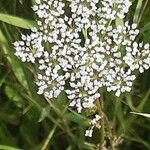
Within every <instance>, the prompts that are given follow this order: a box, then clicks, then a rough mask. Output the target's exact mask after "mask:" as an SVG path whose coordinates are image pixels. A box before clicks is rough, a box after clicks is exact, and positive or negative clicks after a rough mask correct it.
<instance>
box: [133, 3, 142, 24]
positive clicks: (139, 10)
mask: <svg viewBox="0 0 150 150" xmlns="http://www.w3.org/2000/svg"><path fill="white" fill-rule="evenodd" d="M142 3H143V0H138V3H137V6H136V10H135V13H134V17H133V22H134V23H138V20H139V16H140V12H141V8H142Z"/></svg>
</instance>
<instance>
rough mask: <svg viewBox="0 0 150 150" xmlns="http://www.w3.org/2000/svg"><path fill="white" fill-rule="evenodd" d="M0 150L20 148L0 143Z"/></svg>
mask: <svg viewBox="0 0 150 150" xmlns="http://www.w3.org/2000/svg"><path fill="white" fill-rule="evenodd" d="M0 150H21V149H19V148H14V147H10V146H5V145H0Z"/></svg>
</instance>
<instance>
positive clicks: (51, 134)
mask: <svg viewBox="0 0 150 150" xmlns="http://www.w3.org/2000/svg"><path fill="white" fill-rule="evenodd" d="M56 127H57V125H56V124H55V125H54V127H53V129H52V130H50V132H49V134H48V136H47V138H46V140H45V142H44V144H43V145H42V147H41V150H46V149H47V147H48V144H49V142H50V140H51V138H52V137H53V135H54V133H55V130H56Z"/></svg>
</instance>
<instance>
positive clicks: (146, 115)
mask: <svg viewBox="0 0 150 150" xmlns="http://www.w3.org/2000/svg"><path fill="white" fill-rule="evenodd" d="M130 113H131V114H136V115H140V116H144V117H147V118H150V114H147V113H137V112H130Z"/></svg>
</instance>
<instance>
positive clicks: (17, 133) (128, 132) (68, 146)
mask: <svg viewBox="0 0 150 150" xmlns="http://www.w3.org/2000/svg"><path fill="white" fill-rule="evenodd" d="M33 3H34V0H0V150H20V149H23V150H96V147H97V144H98V142H99V135H98V132H97V129H96V130H95V131H94V135H93V137H92V138H86V137H85V135H84V134H85V130H86V129H87V128H88V119H87V118H85V117H83V116H81V115H79V114H77V113H76V112H74V111H73V110H71V109H70V108H68V104H67V98H66V95H65V93H61V95H60V96H59V97H58V98H57V100H55V101H52V102H49V101H46V100H45V99H44V97H42V96H39V95H37V94H36V91H37V87H36V85H35V83H34V82H33V81H34V70H33V69H32V66H31V65H30V64H28V63H24V64H23V63H21V62H20V61H19V60H18V58H17V57H15V56H14V49H13V45H12V43H13V42H14V41H16V40H17V39H19V38H20V34H21V33H28V32H29V30H27V29H30V28H31V27H32V26H35V25H36V23H35V20H36V16H35V14H34V13H33V11H32V9H31V6H32V5H33ZM149 14H150V0H133V5H132V7H131V9H130V14H128V15H127V17H128V19H129V20H131V21H132V20H134V22H136V23H138V28H139V29H140V35H139V39H138V40H143V41H144V42H148V43H150V15H149ZM118 23H120V22H118ZM149 80H150V70H148V71H145V73H144V74H139V75H138V79H137V80H136V82H135V83H134V86H133V90H132V92H131V93H128V94H125V95H124V96H122V97H120V98H116V97H115V96H113V95H111V94H109V93H104V102H105V103H104V109H103V111H104V112H105V113H106V115H107V117H108V118H106V121H105V128H106V130H107V131H108V133H106V134H108V137H109V138H112V141H113V142H114V144H116V145H117V146H118V149H119V150H150V119H149V117H150V115H149V113H150V82H149ZM131 112H136V113H131ZM143 113H147V114H143ZM108 120H109V121H108ZM108 144H109V143H108ZM116 149H117V148H116Z"/></svg>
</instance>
